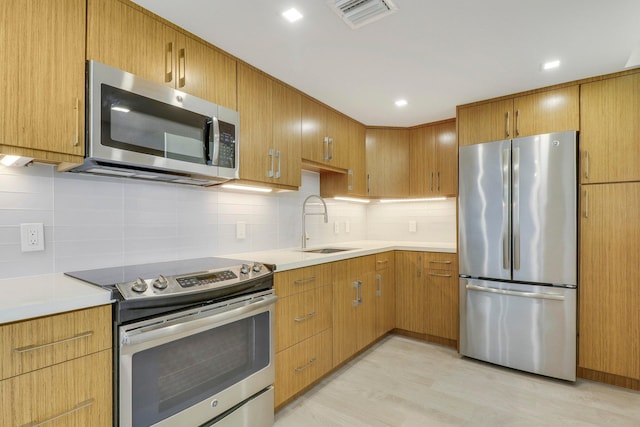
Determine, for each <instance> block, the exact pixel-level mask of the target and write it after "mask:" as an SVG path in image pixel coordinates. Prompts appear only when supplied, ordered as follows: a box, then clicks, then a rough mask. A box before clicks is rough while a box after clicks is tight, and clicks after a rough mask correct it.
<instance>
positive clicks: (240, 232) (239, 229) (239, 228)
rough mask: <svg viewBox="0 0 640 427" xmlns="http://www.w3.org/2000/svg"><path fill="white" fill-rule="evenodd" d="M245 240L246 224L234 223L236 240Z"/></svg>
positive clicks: (241, 222) (242, 222)
mask: <svg viewBox="0 0 640 427" xmlns="http://www.w3.org/2000/svg"><path fill="white" fill-rule="evenodd" d="M246 238H247V223H246V222H244V221H238V222H236V239H246Z"/></svg>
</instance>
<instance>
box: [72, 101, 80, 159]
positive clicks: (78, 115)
mask: <svg viewBox="0 0 640 427" xmlns="http://www.w3.org/2000/svg"><path fill="white" fill-rule="evenodd" d="M75 110H76V129H75V131H76V136H75V138H74V139H73V146H74V147H77V146H78V144H80V99H79V98H76V107H75Z"/></svg>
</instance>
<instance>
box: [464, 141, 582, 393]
mask: <svg viewBox="0 0 640 427" xmlns="http://www.w3.org/2000/svg"><path fill="white" fill-rule="evenodd" d="M577 149H578V147H577V134H576V132H573V131H571V132H561V133H552V134H546V135H537V136H531V137H526V138H516V139H513V140H504V141H496V142H490V143H484V144H477V145H470V146H464V147H460V150H459V166H460V168H459V171H460V177H459V186H460V188H459V234H458V236H459V242H458V253H459V258H460V259H459V261H460V262H459V266H460V353H462V354H463V355H465V356H468V357H472V358H475V359H479V360H484V361H487V362H491V363H495V364H498V365H503V366H508V367H511V368H515V369H519V370H523V371H528V372H533V373H537V374H542V375H546V376H550V377H555V378H561V379H564V380H569V381H575V376H576V300H577V298H576V294H577V265H576V259H577V194H578V193H577V158H578V157H577V156H578V152H577Z"/></svg>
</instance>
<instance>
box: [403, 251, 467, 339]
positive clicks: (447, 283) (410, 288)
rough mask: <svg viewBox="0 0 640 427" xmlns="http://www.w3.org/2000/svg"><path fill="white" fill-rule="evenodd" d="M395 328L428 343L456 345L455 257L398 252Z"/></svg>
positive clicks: (431, 253) (456, 285) (436, 253)
mask: <svg viewBox="0 0 640 427" xmlns="http://www.w3.org/2000/svg"><path fill="white" fill-rule="evenodd" d="M396 328H398V329H401V330H404V331H407V332H410V333H412V334H417V335H419V336H422V337H423V338H424V339H426V340H427V341H433V342H438V343H440V344H444V345H449V346H452V347H455V346H456V345H457V340H458V271H457V255H456V254H450V253H438V252H413V251H397V252H396Z"/></svg>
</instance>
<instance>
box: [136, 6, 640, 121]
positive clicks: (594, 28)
mask: <svg viewBox="0 0 640 427" xmlns="http://www.w3.org/2000/svg"><path fill="white" fill-rule="evenodd" d="M134 1H135V2H136V3H138V4H140V5H141V6H143V7H145V8H147V9H149V10H151V11H153V12H154V13H156V14H158V15H160V16H162V17H164V18H166V19H168V20H169V21H171V22H173V23H175V24H176V25H179V26H180V27H183V28H185V29H186V30H188V31H190V32H192V33H194V34H196V35H198V36H199V37H201V38H203V39H205V40H207V41H209V42H211V43H212V44H214V45H216V46H218V47H219V48H221V49H223V50H225V51H227V52H229V53H231V54H232V55H234V56H236V57H238V58H240V59H242V60H244V61H246V62H248V63H250V64H252V65H254V66H256V67H258V68H260V69H262V70H263V71H265V72H267V73H269V74H271V75H272V76H274V77H276V78H278V79H280V80H282V81H284V82H286V83H288V84H290V85H292V86H294V87H296V88H298V89H300V90H302V91H303V92H305V93H307V94H309V95H311V96H313V97H314V98H316V99H318V100H320V101H322V102H324V103H325V104H327V105H330V106H331V107H333V108H335V109H337V110H339V111H341V112H343V113H345V114H347V115H348V116H350V117H352V118H354V119H356V120H358V121H360V122H362V123H364V124H366V125H379V126H412V125H416V124H421V123H428V122H433V121H437V120H441V119H446V118H450V117H454V116H455V106H456V105H459V104H465V103H469V102H473V101H478V100H482V99H487V98H492V97H497V96H501V95H507V94H510V93H515V92H520V91H525V90H529V89H535V88H539V87H544V86H549V85H552V84H556V83H563V82H567V81H572V80H576V79H581V78H585V77H591V76H596V75H601V74H606V73H611V72H616V71H622V70H624V69H625V64H626V63H627V60H628V59H629V56H630V55H631V53H632V51H634V50H636V49H640V1H638V0H529V1H525V0H392V1H393V3H394V4H395V5H396V6H397V7H398V9H399V10H398V11H397V12H396V13H394V14H391V15H389V16H387V17H385V18H383V19H382V20H379V21H377V22H374V23H371V24H369V25H366V26H364V27H361V28H360V29H357V30H352V29H351V28H350V27H349V26H347V24H345V23H344V22H343V21H342V20H341V19H340V18H339V17H338V16H337V15H336V14H335V13H334V12H333V11H332V10H331V9H330V8H329V7H328V6H327V4H326V3H327V0H180V1H175V0H134ZM290 7H296V8H297V9H298V10H299V11H300V12H302V14H303V15H304V18H303V19H302V20H300V21H297V22H295V23H293V24H292V23H289V22H287V21H285V20H284V19H283V18H282V16H281V15H280V14H281V12H283V11H284V10H286V9H288V8H290ZM554 59H559V60H560V61H561V66H560V68H558V69H555V70H552V71H542V70H541V64H542V63H543V62H546V61H549V60H554ZM398 98H405V99H407V101H408V102H409V104H408V105H407V106H406V107H403V108H398V107H396V106H395V105H394V101H395V100H396V99H398Z"/></svg>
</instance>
